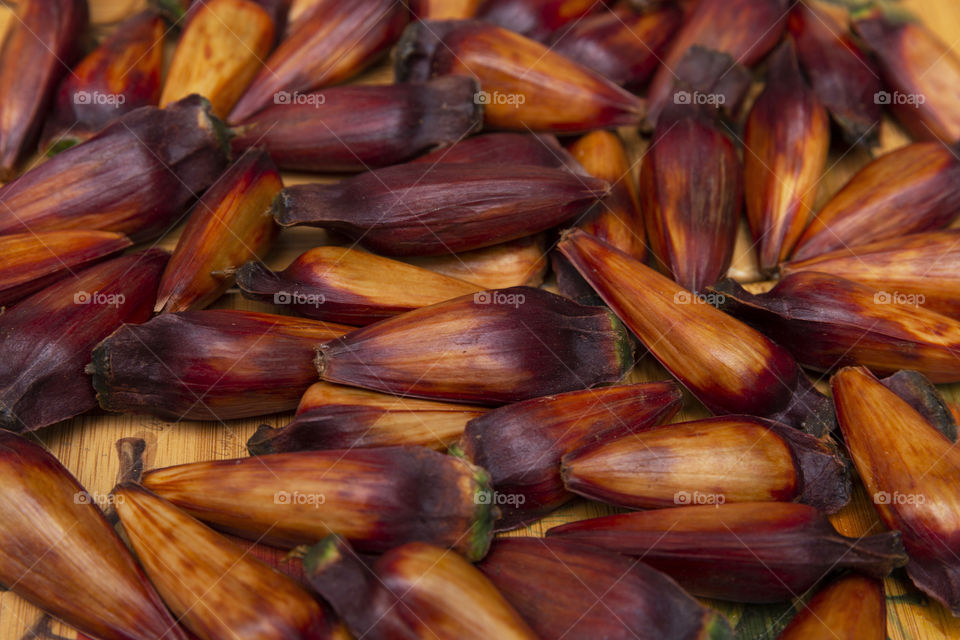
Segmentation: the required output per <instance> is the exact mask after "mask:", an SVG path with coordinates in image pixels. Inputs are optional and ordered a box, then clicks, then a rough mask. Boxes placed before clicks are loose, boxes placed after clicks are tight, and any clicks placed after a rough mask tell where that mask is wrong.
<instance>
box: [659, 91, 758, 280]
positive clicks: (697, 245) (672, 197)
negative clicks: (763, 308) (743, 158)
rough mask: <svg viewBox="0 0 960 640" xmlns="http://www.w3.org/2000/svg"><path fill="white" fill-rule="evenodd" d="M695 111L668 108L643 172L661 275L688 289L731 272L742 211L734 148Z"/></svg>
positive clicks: (740, 177) (688, 106) (686, 106)
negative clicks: (662, 272) (730, 267)
mask: <svg viewBox="0 0 960 640" xmlns="http://www.w3.org/2000/svg"><path fill="white" fill-rule="evenodd" d="M698 109H699V107H698V106H697V105H692V104H678V105H671V106H670V107H669V108H668V109H667V110H665V111H664V114H663V117H661V118H660V120H659V121H658V123H657V128H656V129H655V131H654V137H653V141H652V142H651V145H650V148H649V149H648V150H647V153H646V154H645V155H644V158H643V164H642V168H641V172H640V192H641V194H642V195H643V206H642V209H643V214H644V216H645V218H646V228H647V234H648V235H649V237H650V245H651V248H652V250H653V253H654V255H655V256H656V258H657V261H658V264H659V265H660V266H661V270H663V271H664V272H665V273H667V274H669V275H670V276H671V277H672V278H673V279H674V280H676V281H677V282H678V283H680V285H682V286H683V287H684V288H686V289H690V290H691V291H702V290H703V289H704V287H706V286H708V285H710V284H713V283H714V282H716V281H717V280H719V279H720V278H722V277H723V275H724V274H725V273H726V272H727V269H728V268H729V266H730V262H731V260H732V258H733V247H734V244H735V242H736V237H737V225H738V223H739V217H740V210H741V208H742V206H743V169H742V167H741V165H740V158H739V157H738V156H737V151H736V149H735V148H734V146H733V143H732V142H731V141H730V139H729V138H728V137H727V136H726V135H725V134H724V133H723V132H722V131H721V130H720V129H719V127H718V126H717V125H716V124H715V123H714V122H713V119H712V117H709V116H702V115H701V114H700V113H699V112H698Z"/></svg>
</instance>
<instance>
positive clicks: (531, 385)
mask: <svg viewBox="0 0 960 640" xmlns="http://www.w3.org/2000/svg"><path fill="white" fill-rule="evenodd" d="M316 364H317V371H318V372H319V374H320V378H321V379H322V380H326V381H327V382H335V383H338V384H347V385H351V386H355V387H361V388H365V389H371V390H374V391H382V392H386V393H393V394H397V395H402V396H412V397H420V398H427V399H432V400H448V401H455V402H467V403H476V404H488V405H492V404H506V403H508V402H517V401H520V400H527V399H530V398H535V397H538V396H544V395H549V394H552V393H562V392H565V391H573V390H576V389H583V388H584V387H587V388H589V387H594V386H598V385H602V384H608V383H612V382H618V381H619V380H620V379H621V378H622V377H623V376H624V374H625V373H626V372H627V371H628V370H629V369H630V368H631V367H632V366H633V356H632V350H631V347H630V344H629V339H628V338H627V335H626V331H625V330H624V328H623V326H622V325H621V324H620V323H619V321H617V320H616V318H615V317H614V316H613V315H612V314H611V313H610V312H608V311H606V310H605V309H602V308H600V307H588V306H583V305H579V304H577V303H575V302H573V301H571V300H568V299H567V298H563V297H561V296H558V295H554V294H552V293H548V292H547V291H544V290H542V289H534V288H531V287H513V288H510V289H499V290H493V291H483V292H480V293H476V294H471V295H466V296H461V297H459V298H454V299H452V300H448V301H446V302H441V303H439V304H435V305H432V306H429V307H424V308H422V309H415V310H413V311H408V312H407V313H404V314H402V315H399V316H395V317H393V318H388V319H386V320H381V321H380V322H377V323H376V324H372V325H369V326H366V327H363V328H362V329H358V330H356V331H353V332H351V333H349V334H347V335H345V336H343V337H342V338H339V339H335V340H331V341H329V342H327V343H324V344H323V345H321V346H320V348H319V349H318V350H317V355H316Z"/></svg>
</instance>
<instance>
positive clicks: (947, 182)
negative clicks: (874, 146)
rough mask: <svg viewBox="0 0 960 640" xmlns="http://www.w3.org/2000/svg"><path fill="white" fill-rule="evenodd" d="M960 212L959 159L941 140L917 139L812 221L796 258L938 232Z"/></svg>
mask: <svg viewBox="0 0 960 640" xmlns="http://www.w3.org/2000/svg"><path fill="white" fill-rule="evenodd" d="M958 213H960V160H958V159H957V156H955V155H954V151H952V150H951V149H949V148H948V147H945V146H944V145H943V144H941V143H940V142H916V143H913V144H910V145H907V146H906V147H902V148H900V149H896V150H894V151H891V152H889V153H887V154H885V155H882V156H880V157H879V158H877V159H875V160H873V161H872V162H871V163H870V164H868V165H867V166H865V167H864V168H863V169H861V170H860V171H859V172H858V173H857V174H856V175H854V176H853V177H852V178H850V181H849V182H847V184H846V185H845V186H844V187H843V189H841V190H840V191H839V192H838V193H837V194H836V195H835V196H834V197H833V198H831V199H830V201H829V202H828V203H827V204H826V205H824V207H823V208H822V209H821V210H820V212H819V213H818V214H817V217H816V218H814V219H813V220H811V221H810V224H809V225H808V226H807V228H806V230H805V231H804V232H803V235H802V236H801V237H800V240H798V241H797V246H796V249H794V252H793V256H792V259H793V260H807V259H809V258H814V257H816V256H818V255H820V254H822V253H827V252H828V251H836V250H839V249H843V248H848V247H856V246H859V245H863V244H867V243H869V242H874V241H877V240H886V239H888V238H899V237H901V236H903V235H906V234H909V233H920V232H923V231H936V230H937V229H942V228H943V227H946V226H948V225H949V224H950V223H951V222H952V221H953V220H954V219H956V217H957V214H958Z"/></svg>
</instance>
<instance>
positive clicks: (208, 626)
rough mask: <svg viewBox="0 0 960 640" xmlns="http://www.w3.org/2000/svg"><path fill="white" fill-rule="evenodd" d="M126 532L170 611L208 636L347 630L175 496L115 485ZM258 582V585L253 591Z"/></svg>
mask: <svg viewBox="0 0 960 640" xmlns="http://www.w3.org/2000/svg"><path fill="white" fill-rule="evenodd" d="M112 495H113V497H114V504H115V506H116V510H117V514H118V515H119V517H120V522H121V523H123V531H124V533H125V534H126V536H127V539H128V540H129V541H130V545H131V546H132V547H133V550H134V551H135V552H136V554H137V557H138V558H139V560H140V564H141V565H142V566H143V568H144V571H145V572H146V574H147V576H148V577H149V578H150V582H151V583H152V584H153V585H154V586H155V587H156V588H157V590H158V591H159V593H160V596H161V597H162V598H163V600H164V602H165V603H166V604H167V606H168V607H170V610H171V612H173V614H174V615H175V616H176V617H177V620H178V621H180V623H181V624H183V625H184V626H185V627H186V628H187V629H189V630H190V631H192V632H193V633H195V634H197V636H199V637H200V638H202V639H204V640H207V639H209V640H214V639H215V638H225V637H237V638H243V637H251V636H255V637H257V638H263V639H264V640H280V639H284V640H297V639H302V640H314V639H316V640H320V639H332V638H334V637H336V636H340V637H342V636H343V633H344V630H340V631H338V630H336V626H337V622H336V621H335V620H334V619H333V617H332V616H331V614H330V613H329V612H327V611H325V610H324V609H323V608H322V607H321V605H319V604H318V603H317V601H316V600H315V599H314V598H313V597H312V596H311V595H310V594H309V593H308V592H307V591H306V590H304V589H303V588H302V587H300V586H299V585H298V584H297V583H295V582H294V581H293V580H291V579H290V578H288V577H286V576H284V575H282V574H280V573H278V572H276V571H274V570H273V569H271V568H270V567H268V566H267V565H265V564H263V563H261V562H260V561H259V560H256V559H254V558H253V557H252V556H251V555H249V554H248V553H247V549H246V548H245V547H242V546H239V545H237V544H234V543H233V542H230V541H229V540H227V539H226V538H224V537H223V536H221V535H220V534H219V533H217V532H215V531H213V530H212V529H210V528H209V527H207V526H206V525H204V524H202V523H200V522H198V521H197V520H195V519H194V518H192V517H190V516H189V515H187V514H186V513H184V512H183V511H181V510H180V509H178V508H176V507H175V506H174V505H172V504H171V503H170V502H168V501H166V500H164V499H163V498H161V497H159V496H157V495H156V494H154V493H151V492H150V491H148V490H146V489H144V488H143V487H141V486H139V485H136V484H132V483H124V484H121V485H120V486H118V487H117V488H115V489H114V490H113V493H112ZM252 585H256V589H251V586H252Z"/></svg>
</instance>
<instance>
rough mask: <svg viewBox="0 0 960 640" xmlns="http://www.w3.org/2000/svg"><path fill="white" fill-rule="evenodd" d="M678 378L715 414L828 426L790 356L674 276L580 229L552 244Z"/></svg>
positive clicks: (828, 412) (810, 427) (815, 429)
mask: <svg viewBox="0 0 960 640" xmlns="http://www.w3.org/2000/svg"><path fill="white" fill-rule="evenodd" d="M557 247H558V249H559V250H560V252H561V253H562V254H563V255H564V256H566V258H567V259H568V260H570V262H571V263H572V264H573V265H574V266H575V267H576V268H577V271H579V272H580V275H581V276H583V278H584V279H585V280H586V281H587V282H588V283H590V286H592V287H593V288H594V290H596V292H597V293H598V294H599V295H600V297H601V298H603V300H604V301H605V302H606V303H607V304H608V305H610V308H611V309H613V311H614V312H615V313H616V314H617V315H618V316H619V317H620V318H621V319H622V320H623V321H624V322H625V323H626V325H627V326H628V327H629V328H630V329H631V330H632V331H633V332H634V333H635V334H636V335H637V337H638V338H640V341H641V342H643V344H644V345H646V347H647V348H648V349H649V350H650V352H651V353H652V354H653V356H654V357H655V358H657V360H659V361H660V363H661V364H663V365H664V366H665V367H666V368H667V369H668V370H669V371H670V372H671V373H672V374H673V375H674V376H676V378H677V379H678V380H679V381H680V382H681V383H683V385H684V386H686V387H687V388H688V389H690V391H691V392H692V393H693V394H694V395H695V396H696V397H697V398H699V399H700V400H701V401H702V402H703V403H704V404H705V405H707V407H708V408H709V409H710V410H712V411H714V412H716V413H749V414H752V415H758V416H764V417H768V418H772V419H774V420H777V421H779V422H783V423H785V424H789V425H791V426H798V427H802V428H803V429H804V430H806V431H809V432H811V433H813V434H815V435H820V434H822V433H824V432H826V431H829V430H830V429H831V428H832V425H833V416H832V407H831V406H830V401H829V400H828V399H827V398H826V397H824V396H823V395H822V394H820V393H819V392H818V391H816V390H815V389H814V388H813V386H812V385H811V383H810V381H809V380H808V379H807V378H806V376H805V375H804V374H803V372H802V371H800V368H799V367H798V366H797V363H796V361H795V360H794V359H793V357H792V356H791V355H790V353H789V352H788V351H787V350H786V349H784V348H783V347H780V346H779V345H777V344H775V343H773V342H771V341H770V340H769V339H768V338H766V337H765V336H763V335H762V334H761V333H759V332H758V331H756V330H754V329H752V328H751V327H749V326H747V325H746V324H744V323H742V322H740V321H739V320H736V319H734V318H732V317H730V316H729V315H727V314H725V313H723V312H721V311H718V310H717V309H715V308H714V307H713V306H712V305H711V304H710V302H713V301H712V300H711V299H710V298H707V297H704V296H697V295H693V294H691V293H690V292H689V291H687V290H686V289H684V288H682V287H681V286H679V285H678V284H676V283H675V282H673V281H672V280H670V279H668V278H665V277H664V276H662V275H660V274H658V273H657V272H656V271H654V270H653V269H651V268H649V267H647V266H646V265H644V264H643V263H641V262H639V261H638V260H634V259H633V258H631V257H629V256H627V255H626V254H624V253H622V252H620V251H618V250H616V249H615V248H613V247H611V246H610V245H608V244H606V243H605V242H603V241H602V240H599V239H597V238H595V237H593V236H591V235H590V234H587V233H584V232H582V231H579V230H574V231H571V232H568V233H567V234H565V236H564V238H563V239H562V240H561V241H560V243H559V244H558V245H557Z"/></svg>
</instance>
